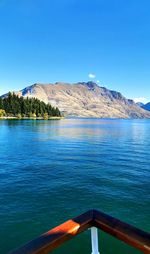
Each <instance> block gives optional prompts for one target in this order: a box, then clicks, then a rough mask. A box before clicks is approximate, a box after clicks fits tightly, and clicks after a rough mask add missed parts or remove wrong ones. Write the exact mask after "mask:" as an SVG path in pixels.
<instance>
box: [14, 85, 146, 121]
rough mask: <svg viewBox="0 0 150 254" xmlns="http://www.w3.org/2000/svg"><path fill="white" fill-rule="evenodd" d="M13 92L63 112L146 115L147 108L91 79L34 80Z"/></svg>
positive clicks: (121, 116) (87, 115) (90, 114)
mask: <svg viewBox="0 0 150 254" xmlns="http://www.w3.org/2000/svg"><path fill="white" fill-rule="evenodd" d="M16 94H18V95H19V96H23V97H36V98H38V99H40V100H42V101H44V102H46V103H48V102H49V103H51V105H52V106H57V107H58V108H59V109H60V111H61V112H63V114H64V115H67V116H80V117H102V118H105V117H107V118H108V117H111V118H150V112H148V111H146V110H144V109H142V108H140V107H139V106H138V105H136V103H134V102H133V100H128V99H126V98H125V97H124V96H122V95H121V93H119V92H116V91H111V90H108V89H107V88H105V87H99V86H98V85H97V84H96V83H94V82H87V83H86V82H79V83H75V84H69V83H61V82H57V83H55V84H34V85H32V86H29V87H26V88H24V89H23V90H21V91H19V92H16Z"/></svg>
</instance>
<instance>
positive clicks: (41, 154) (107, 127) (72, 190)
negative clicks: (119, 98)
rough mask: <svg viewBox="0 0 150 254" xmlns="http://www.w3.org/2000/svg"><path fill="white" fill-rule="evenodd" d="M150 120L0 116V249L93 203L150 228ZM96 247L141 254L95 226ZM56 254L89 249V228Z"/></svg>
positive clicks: (111, 252) (111, 253)
mask: <svg viewBox="0 0 150 254" xmlns="http://www.w3.org/2000/svg"><path fill="white" fill-rule="evenodd" d="M149 135H150V120H108V119H63V120H52V121H48V120H47V121H46V120H1V121H0V225H1V227H0V248H1V251H0V253H2V254H3V253H4V254H5V253H7V252H8V251H10V250H11V249H13V248H16V247H18V246H20V245H21V244H23V243H25V242H26V241H29V240H31V239H33V238H35V237H36V236H38V235H39V234H41V233H43V232H45V231H47V230H49V229H50V228H52V227H54V226H56V225H57V224H60V223H62V222H63V221H65V220H68V219H70V218H72V217H75V216H77V215H79V214H80V213H82V212H85V211H86V210H88V209H92V208H95V209H99V210H102V211H104V212H106V213H108V214H110V215H113V216H115V217H117V218H119V219H121V220H124V221H126V222H128V223H131V224H133V225H135V226H137V227H139V228H141V229H143V230H146V231H149V214H150V200H149V197H150V184H149V182H150V138H149ZM99 239H100V249H101V253H107V254H114V253H117V254H119V253H120V254H125V253H128V254H130V253H133V254H134V253H135V254H136V253H139V252H138V251H135V250H133V249H132V248H129V247H128V246H127V245H125V244H124V243H120V242H119V241H117V240H114V238H112V237H110V236H108V235H106V234H104V233H102V232H100V234H99ZM54 253H55V254H56V253H57V254H60V253H61V254H63V253H72V254H76V253H78V254H81V253H82V254H83V253H91V250H90V232H89V231H87V232H85V233H83V234H81V235H79V236H78V237H76V238H75V239H74V240H71V241H70V242H68V243H66V244H65V245H64V246H63V247H61V248H60V249H57V250H55V251H54Z"/></svg>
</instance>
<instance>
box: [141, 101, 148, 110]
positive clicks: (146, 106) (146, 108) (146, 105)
mask: <svg viewBox="0 0 150 254" xmlns="http://www.w3.org/2000/svg"><path fill="white" fill-rule="evenodd" d="M142 108H143V109H145V110H148V111H150V102H148V103H146V104H144V105H143V106H142Z"/></svg>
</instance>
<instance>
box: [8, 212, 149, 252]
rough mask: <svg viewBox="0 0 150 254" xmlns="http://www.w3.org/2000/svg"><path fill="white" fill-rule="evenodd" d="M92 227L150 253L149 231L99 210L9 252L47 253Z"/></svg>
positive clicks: (62, 225)
mask: <svg viewBox="0 0 150 254" xmlns="http://www.w3.org/2000/svg"><path fill="white" fill-rule="evenodd" d="M91 227H97V228H99V229H101V230H103V231H104V232H106V233H108V234H110V235H112V236H114V237H116V238H117V239H119V240H121V241H124V242H125V243H127V244H128V245H131V246H133V247H135V248H136V249H139V250H141V251H142V252H143V253H146V254H150V234H149V233H146V232H144V231H142V230H140V229H138V228H135V227H133V226H131V225H129V224H127V223H124V222H122V221H120V220H118V219H115V218H113V217H111V216H109V215H107V214H105V213H102V212H99V211H97V210H90V211H88V212H86V213H84V214H82V215H80V216H78V217H76V218H74V219H71V220H68V221H66V222H65V223H63V224H61V225H59V226H57V227H55V228H53V229H51V230H50V231H48V232H46V233H44V234H43V235H41V236H39V237H38V238H36V239H34V240H32V241H31V242H29V243H27V244H26V245H24V246H23V247H21V248H19V249H18V250H15V251H13V252H10V253H9V254H47V253H49V252H50V251H52V250H53V249H55V248H57V247H58V246H60V245H61V244H63V243H64V242H66V241H68V240H69V239H71V238H72V237H74V236H76V235H78V234H79V233H81V232H83V231H85V230H87V229H88V228H91ZM114 253H115V250H114Z"/></svg>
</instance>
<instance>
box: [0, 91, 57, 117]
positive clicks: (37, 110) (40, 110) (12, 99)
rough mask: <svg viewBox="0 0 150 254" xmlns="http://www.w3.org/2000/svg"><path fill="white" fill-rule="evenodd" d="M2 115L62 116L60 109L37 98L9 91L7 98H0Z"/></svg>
mask: <svg viewBox="0 0 150 254" xmlns="http://www.w3.org/2000/svg"><path fill="white" fill-rule="evenodd" d="M0 116H8V117H9V116H14V117H18V118H22V117H42V118H49V117H52V116H58V117H60V116H61V113H60V111H59V109H58V108H57V107H56V108H55V107H52V106H51V105H50V104H49V103H48V104H46V103H44V102H43V101H40V100H39V99H37V98H28V97H27V98H23V97H22V96H21V97H19V96H18V95H16V94H15V93H11V92H9V93H8V96H6V97H5V98H0Z"/></svg>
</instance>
